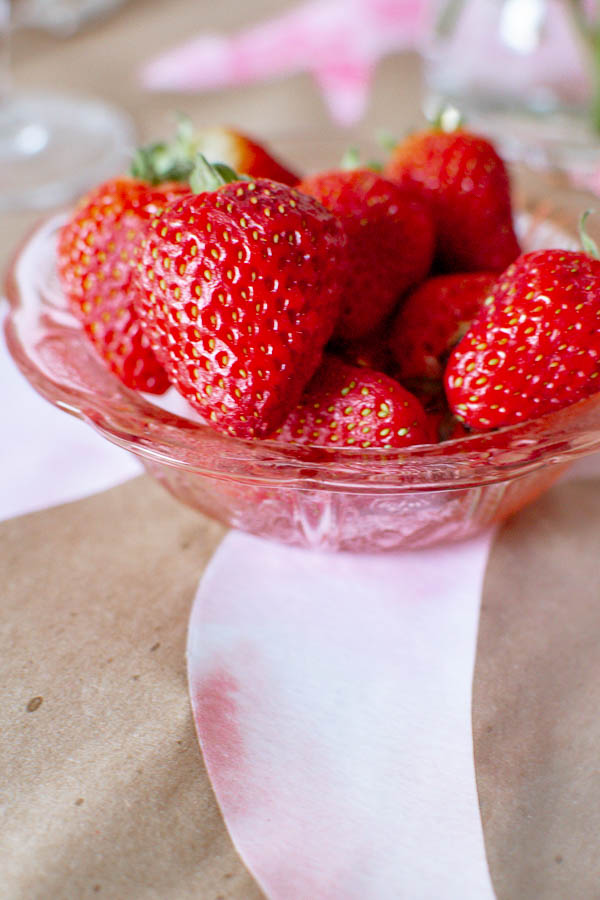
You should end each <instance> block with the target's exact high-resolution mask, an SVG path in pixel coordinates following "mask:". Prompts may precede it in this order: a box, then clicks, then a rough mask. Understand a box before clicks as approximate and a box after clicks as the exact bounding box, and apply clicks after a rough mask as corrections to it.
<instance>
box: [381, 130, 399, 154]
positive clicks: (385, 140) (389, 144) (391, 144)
mask: <svg viewBox="0 0 600 900" xmlns="http://www.w3.org/2000/svg"><path fill="white" fill-rule="evenodd" d="M376 140H377V143H378V144H379V146H380V147H381V149H382V150H387V151H388V153H393V151H394V150H395V149H396V147H397V146H398V144H399V143H400V142H399V141H398V138H397V137H394V135H393V134H392V133H391V132H390V131H385V129H382V130H380V131H378V132H377V135H376Z"/></svg>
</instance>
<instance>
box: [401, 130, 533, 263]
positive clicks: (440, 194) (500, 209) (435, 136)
mask: <svg viewBox="0 0 600 900" xmlns="http://www.w3.org/2000/svg"><path fill="white" fill-rule="evenodd" d="M385 174H386V175H387V177H388V178H390V179H392V180H393V181H397V182H398V183H399V184H400V185H402V186H404V187H412V188H418V189H419V190H420V191H421V192H422V194H423V195H424V196H425V197H426V198H427V199H428V200H429V201H430V203H431V206H432V210H433V214H434V219H435V224H436V229H437V247H436V262H437V264H438V266H439V267H440V268H441V270H442V271H450V272H468V271H479V270H491V271H494V272H501V271H503V269H505V268H506V267H507V266H508V265H509V264H510V263H511V262H513V261H514V260H515V259H516V257H517V256H518V255H519V253H520V249H519V244H518V242H517V238H516V236H515V233H514V229H513V224H512V215H511V200H510V185H509V179H508V174H507V171H506V167H505V165H504V163H503V161H502V160H501V158H500V157H499V156H498V154H497V153H496V151H495V149H494V147H493V146H492V144H490V143H489V141H487V140H485V139H484V138H482V137H479V136H477V135H475V134H471V133H470V132H468V131H464V130H462V129H458V130H456V131H453V132H447V131H442V130H441V129H438V128H436V129H432V130H430V131H425V132H419V133H417V134H414V135H412V136H411V137H409V138H407V139H406V140H405V141H403V142H402V143H401V144H398V145H397V146H396V148H395V149H394V150H393V152H392V155H391V157H390V159H389V161H388V164H387V166H386V168H385Z"/></svg>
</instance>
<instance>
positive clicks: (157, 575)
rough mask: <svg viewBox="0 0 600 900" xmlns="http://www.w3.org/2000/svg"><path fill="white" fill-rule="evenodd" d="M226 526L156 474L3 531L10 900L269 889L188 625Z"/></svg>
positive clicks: (1, 638)
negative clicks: (215, 734) (252, 853)
mask: <svg viewBox="0 0 600 900" xmlns="http://www.w3.org/2000/svg"><path fill="white" fill-rule="evenodd" d="M223 533H224V529H223V528H222V526H220V525H217V524H216V523H213V522H209V521H208V520H207V519H204V518H203V517H202V516H201V515H199V514H197V513H194V512H191V511H190V510H187V509H185V508H184V507H182V506H179V505H178V504H176V503H175V501H173V500H171V499H170V498H169V497H168V496H167V495H166V493H164V492H163V490H162V489H161V488H159V487H157V486H156V485H155V484H154V483H153V482H152V481H151V480H150V479H149V478H145V477H143V478H139V479H135V480H134V481H131V482H129V483H128V484H126V485H125V486H122V487H118V488H115V489H113V490H111V491H108V492H106V493H103V494H100V495H97V496H95V497H93V498H91V499H88V500H84V501H80V502H78V503H74V504H69V505H66V506H62V507H57V508H54V509H51V510H46V511H44V512H41V513H36V514H33V515H30V516H25V517H22V518H18V519H12V520H10V521H8V522H5V523H3V524H2V525H1V526H0V548H2V550H1V559H2V624H1V626H0V643H1V651H0V684H1V685H2V702H1V704H0V734H1V735H2V739H1V742H0V773H1V774H0V809H1V810H2V813H3V814H2V817H1V819H2V825H1V827H0V873H1V874H0V897H2V898H11V900H12V898H15V900H16V898H23V900H25V898H26V900H34V898H35V900H38V898H39V900H50V898H52V900H55V898H56V900H59V898H61V900H62V898H69V900H71V898H72V900H76V898H83V897H88V896H89V897H91V896H95V895H98V896H101V897H103V898H107V897H110V898H115V900H116V898H120V900H134V898H135V900H137V898H144V900H150V898H152V900H154V898H156V900H171V898H173V900H175V898H176V900H188V898H189V900H192V898H194V900H197V898H203V900H204V898H206V900H217V898H219V897H221V898H223V900H225V898H227V900H229V898H244V900H254V898H259V897H261V896H262V895H261V893H260V891H259V890H258V889H257V888H256V886H255V885H254V883H253V881H252V879H251V878H250V876H249V875H248V873H247V872H246V870H245V869H244V867H243V865H242V864H241V862H240V860H239V858H238V856H237V854H236V853H235V851H234V849H233V847H232V845H231V842H230V840H229V838H228V835H227V832H226V831H225V829H224V827H223V824H222V820H221V816H220V813H219V811H218V809H217V807H216V804H215V801H214V799H213V796H212V791H211V789H210V786H209V783H208V780H207V776H206V773H205V771H204V767H203V763H202V758H201V755H200V752H199V749H198V744H197V741H196V736H195V733H194V728H193V722H192V718H191V713H190V708H189V701H188V696H187V684H186V673H185V639H186V627H187V618H188V615H189V612H190V607H191V602H192V599H193V596H194V593H195V590H196V587H197V584H198V578H199V575H200V573H201V572H202V570H203V568H204V566H205V565H206V563H207V561H208V559H209V558H210V556H211V555H212V553H213V551H214V549H215V547H216V546H217V544H218V542H219V541H220V539H221V537H222V536H223ZM34 698H38V699H37V700H35V699H34ZM39 698H41V703H40V700H39ZM37 704H39V705H37ZM34 707H37V708H34Z"/></svg>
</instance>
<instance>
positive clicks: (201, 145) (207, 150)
mask: <svg viewBox="0 0 600 900" xmlns="http://www.w3.org/2000/svg"><path fill="white" fill-rule="evenodd" d="M190 139H191V141H192V143H193V147H194V150H195V152H196V153H202V155H203V156H205V157H206V159H208V161H209V162H223V163H226V164H227V165H228V166H230V167H231V169H233V170H234V171H236V172H240V173H242V174H244V175H250V176H252V178H271V179H272V180H273V181H280V182H281V183H282V184H289V185H290V186H293V185H296V184H298V181H299V180H300V179H299V178H298V176H297V175H296V173H295V172H292V171H291V170H290V169H288V168H287V167H286V166H284V165H283V164H282V163H280V162H279V161H278V160H277V159H275V157H274V156H272V155H271V154H270V153H269V151H268V150H267V149H266V148H265V147H263V145H262V144H259V143H258V142H257V141H255V140H253V139H252V138H250V137H247V135H244V134H240V132H239V131H235V130H234V129H233V128H225V127H223V126H222V125H217V126H214V127H208V128H201V129H196V130H193V131H191V132H190Z"/></svg>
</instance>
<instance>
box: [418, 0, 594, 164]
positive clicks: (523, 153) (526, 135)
mask: <svg viewBox="0 0 600 900" xmlns="http://www.w3.org/2000/svg"><path fill="white" fill-rule="evenodd" d="M425 83H426V97H425V112H426V114H427V115H428V116H431V115H433V114H435V112H436V111H437V110H439V109H440V108H442V107H443V106H453V107H456V108H457V109H458V110H459V111H460V113H461V114H462V115H463V116H464V117H465V119H466V120H467V121H468V122H469V125H470V126H471V127H473V128H476V129H478V130H480V131H483V132H485V133H487V134H490V135H491V136H492V137H494V138H495V139H496V141H497V142H498V143H499V144H500V145H501V148H502V150H503V152H504V153H505V154H506V155H508V156H509V157H510V158H512V159H520V160H526V161H527V162H528V163H530V164H534V165H536V164H537V165H554V166H559V167H565V168H570V169H573V168H575V169H579V170H583V171H586V170H590V169H592V168H593V167H594V166H595V165H597V154H598V149H599V148H600V29H599V27H598V24H597V22H596V21H595V2H592V3H591V4H590V3H589V2H586V0H440V2H438V3H437V14H436V19H435V25H434V27H433V28H432V29H431V32H430V36H429V39H428V42H427V45H426V48H425ZM597 92H598V93H597Z"/></svg>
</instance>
